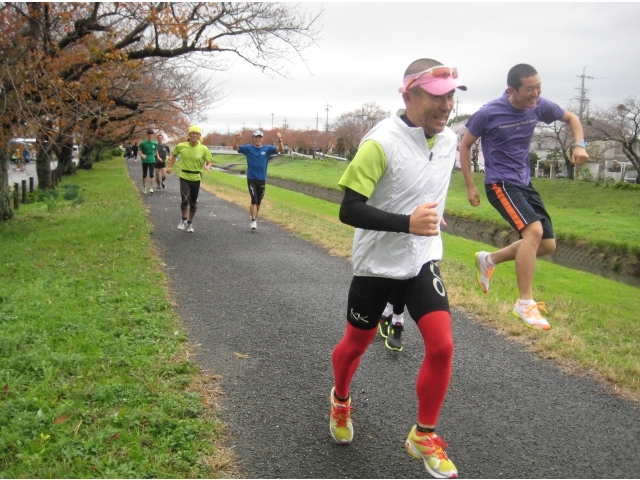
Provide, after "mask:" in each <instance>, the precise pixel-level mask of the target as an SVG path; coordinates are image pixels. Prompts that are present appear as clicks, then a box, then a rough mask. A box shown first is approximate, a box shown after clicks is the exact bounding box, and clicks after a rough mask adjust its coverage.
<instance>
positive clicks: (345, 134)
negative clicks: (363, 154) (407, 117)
mask: <svg viewBox="0 0 640 480" xmlns="http://www.w3.org/2000/svg"><path fill="white" fill-rule="evenodd" d="M390 114H391V113H390V112H388V111H384V110H382V108H380V106H379V105H377V104H376V103H375V102H368V103H365V104H364V105H362V107H361V108H358V109H356V110H353V111H351V112H347V113H343V114H342V115H340V116H339V117H338V119H337V120H336V121H335V122H334V124H333V126H332V129H333V130H334V131H335V136H336V138H337V144H338V150H339V151H340V153H342V154H344V155H345V156H346V157H347V158H353V156H354V155H355V153H356V151H357V150H358V145H359V144H360V140H362V137H364V136H365V134H366V133H367V132H368V131H369V130H371V129H372V128H373V127H374V125H376V124H377V123H379V122H380V121H382V120H384V119H385V118H387V117H389V115H390Z"/></svg>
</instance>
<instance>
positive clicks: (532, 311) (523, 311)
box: [511, 300, 551, 330]
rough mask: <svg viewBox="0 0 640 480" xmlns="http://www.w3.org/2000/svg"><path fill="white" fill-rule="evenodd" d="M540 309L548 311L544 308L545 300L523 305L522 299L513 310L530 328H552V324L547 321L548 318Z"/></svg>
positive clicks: (515, 315)
mask: <svg viewBox="0 0 640 480" xmlns="http://www.w3.org/2000/svg"><path fill="white" fill-rule="evenodd" d="M540 310H544V311H545V312H546V311H547V309H546V308H544V302H538V303H533V304H531V305H522V304H521V303H520V300H518V301H517V302H516V304H515V305H514V306H513V311H512V312H511V313H512V314H513V316H514V317H517V318H519V319H520V320H522V321H523V322H524V324H525V325H526V326H527V327H529V328H534V329H536V330H551V325H549V322H547V319H546V318H544V317H543V316H542V314H541V313H540Z"/></svg>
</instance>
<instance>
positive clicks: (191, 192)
mask: <svg viewBox="0 0 640 480" xmlns="http://www.w3.org/2000/svg"><path fill="white" fill-rule="evenodd" d="M199 193H200V180H185V179H184V178H180V198H181V199H182V201H181V202H180V209H181V210H186V209H187V206H189V211H191V212H195V211H196V210H197V209H198V194H199Z"/></svg>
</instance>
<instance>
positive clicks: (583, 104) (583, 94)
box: [574, 67, 593, 122]
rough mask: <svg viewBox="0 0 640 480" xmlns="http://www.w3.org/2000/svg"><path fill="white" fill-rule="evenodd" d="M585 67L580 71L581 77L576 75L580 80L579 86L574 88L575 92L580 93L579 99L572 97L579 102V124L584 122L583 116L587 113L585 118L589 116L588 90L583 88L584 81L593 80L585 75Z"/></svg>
mask: <svg viewBox="0 0 640 480" xmlns="http://www.w3.org/2000/svg"><path fill="white" fill-rule="evenodd" d="M586 70H587V67H584V68H583V69H582V75H578V78H579V79H581V81H580V86H579V87H577V88H576V90H579V91H580V96H579V97H574V100H578V101H579V102H580V111H579V114H578V118H580V122H582V121H583V120H584V118H583V117H584V114H585V112H586V113H587V117H588V116H589V99H588V98H587V92H588V90H587V89H586V88H584V81H585V79H587V78H588V79H590V80H593V77H589V76H587V75H586Z"/></svg>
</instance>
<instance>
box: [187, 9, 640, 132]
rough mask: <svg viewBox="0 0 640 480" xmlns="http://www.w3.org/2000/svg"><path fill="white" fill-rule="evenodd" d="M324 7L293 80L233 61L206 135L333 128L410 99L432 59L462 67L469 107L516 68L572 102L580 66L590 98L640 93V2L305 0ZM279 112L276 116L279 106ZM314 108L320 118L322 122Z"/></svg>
mask: <svg viewBox="0 0 640 480" xmlns="http://www.w3.org/2000/svg"><path fill="white" fill-rule="evenodd" d="M300 8H303V9H308V10H310V11H316V12H317V11H319V10H321V9H322V10H324V14H323V16H322V18H321V24H322V30H321V37H322V38H321V39H320V40H319V41H318V44H317V46H312V47H310V48H309V49H307V50H306V51H305V52H304V56H305V58H306V65H303V64H302V62H300V61H298V62H297V63H294V64H288V65H287V68H288V69H289V70H290V74H289V78H288V79H285V78H280V77H273V78H270V77H269V76H267V75H265V74H263V73H262V72H260V71H259V70H258V69H255V68H252V67H249V66H248V65H246V64H243V63H242V62H241V61H235V63H234V64H233V65H232V66H231V68H230V70H229V71H228V73H227V74H219V75H218V74H216V79H217V80H219V81H224V84H223V87H222V89H223V92H224V94H225V99H224V100H223V101H221V102H219V103H217V104H215V105H213V106H212V107H213V108H212V109H211V110H210V111H208V113H207V119H206V120H202V121H200V125H202V127H203V130H204V133H205V134H206V133H210V132H213V131H217V132H220V133H225V134H226V133H227V132H230V133H233V132H235V131H238V130H241V129H242V128H243V125H244V128H246V129H252V128H258V127H260V126H261V127H262V128H264V129H270V128H271V125H272V122H273V126H274V128H279V127H282V126H283V125H284V123H285V121H286V123H287V125H288V126H289V127H290V128H298V129H307V128H308V129H312V130H313V129H315V128H316V123H318V126H319V129H321V130H322V129H324V126H325V123H326V121H327V110H326V107H327V105H329V106H330V108H329V109H328V116H329V125H331V123H332V122H333V121H335V119H337V118H338V117H339V116H340V114H342V113H345V112H348V111H352V110H355V109H357V108H359V107H361V106H362V105H363V104H364V103H366V102H375V103H377V104H378V105H379V106H380V107H381V108H382V109H384V110H388V111H391V112H392V113H394V112H395V111H396V110H397V109H398V108H402V106H403V103H402V97H401V95H400V94H399V93H398V90H397V89H398V87H399V86H401V85H402V74H403V73H404V70H405V69H406V67H407V66H408V65H409V64H410V63H411V62H412V61H413V60H416V59H418V58H425V57H427V58H434V59H436V60H438V61H440V62H442V63H443V64H445V65H449V66H456V67H458V70H459V73H460V77H459V79H460V80H461V81H463V82H464V83H465V84H466V85H467V87H468V91H467V92H460V91H459V93H458V94H457V98H458V99H459V111H460V114H465V113H469V114H471V113H474V112H475V111H476V110H477V109H478V108H479V107H480V106H482V105H483V104H484V103H486V102H487V101H489V100H491V99H493V98H496V97H498V96H500V95H501V94H502V92H503V91H504V89H505V88H506V76H507V72H508V70H509V69H510V68H511V67H512V66H513V65H515V64H517V63H528V64H531V65H533V66H534V67H535V68H536V69H537V70H538V73H539V74H540V77H541V80H542V95H543V96H544V97H546V98H549V99H550V100H552V101H554V102H556V103H558V104H559V105H561V106H563V107H566V106H568V104H569V103H570V102H571V101H572V99H574V98H577V97H578V96H579V89H578V87H579V86H580V84H581V79H580V78H579V76H580V75H582V74H583V69H585V67H586V70H585V72H586V75H587V76H589V77H592V78H589V79H586V80H585V87H586V88H587V89H588V98H589V99H590V100H591V105H592V106H593V105H608V104H610V103H614V102H616V103H617V102H620V101H621V100H623V99H625V98H626V97H628V96H637V97H640V22H639V20H640V3H587V2H580V3H544V2H543V3H540V2H536V3H453V2H448V3H424V2H421V3H395V2H394V3H391V2H382V3H371V2H362V3H359V2H358V3H342V2H340V3H338V2H336V3H333V2H330V3H302V4H300ZM271 114H273V115H271ZM317 118H319V120H318V122H317Z"/></svg>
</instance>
